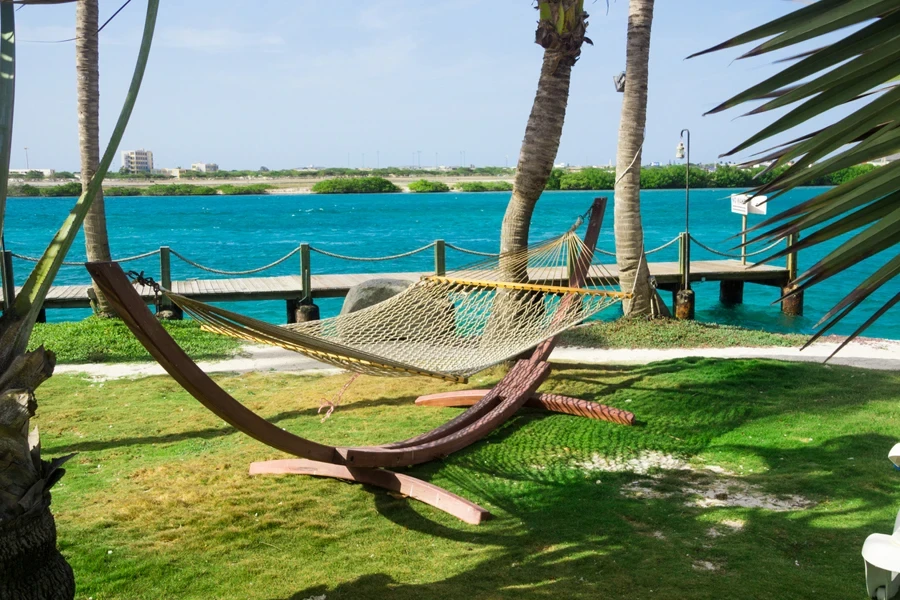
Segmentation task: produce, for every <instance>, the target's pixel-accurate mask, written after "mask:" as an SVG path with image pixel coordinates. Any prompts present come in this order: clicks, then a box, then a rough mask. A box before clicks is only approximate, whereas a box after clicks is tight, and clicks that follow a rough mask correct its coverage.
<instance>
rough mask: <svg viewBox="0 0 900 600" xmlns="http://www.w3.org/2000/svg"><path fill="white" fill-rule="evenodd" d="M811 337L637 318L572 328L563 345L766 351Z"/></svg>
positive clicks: (564, 335) (725, 326) (734, 327)
mask: <svg viewBox="0 0 900 600" xmlns="http://www.w3.org/2000/svg"><path fill="white" fill-rule="evenodd" d="M809 338H810V336H808V335H799V334H785V333H771V332H768V331H759V330H756V329H744V328H743V327H737V326H734V325H717V324H715V323H699V322H697V321H676V320H675V319H653V320H648V319H642V318H635V319H618V320H616V321H598V322H594V323H590V324H588V325H583V326H581V327H577V328H575V329H571V330H569V331H567V332H566V333H564V334H563V335H562V343H563V344H565V345H566V346H581V347H584V348H730V347H733V346H745V347H755V348H766V347H774V346H781V347H795V346H802V345H803V344H805V343H806V342H807V341H808V340H809Z"/></svg>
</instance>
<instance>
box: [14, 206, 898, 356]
mask: <svg viewBox="0 0 900 600" xmlns="http://www.w3.org/2000/svg"><path fill="white" fill-rule="evenodd" d="M820 192H821V189H814V188H809V189H802V190H797V191H795V192H792V193H791V194H789V195H786V196H785V197H783V198H779V199H777V200H775V201H774V202H773V203H772V204H771V205H770V207H769V210H770V212H775V211H779V210H782V209H784V208H787V207H790V206H793V205H795V204H797V203H799V202H801V201H803V200H806V199H808V198H810V197H812V196H814V195H815V194H817V193H820ZM731 193H733V190H694V191H692V192H691V215H690V218H691V232H692V233H693V234H694V236H695V237H696V238H698V239H699V240H700V241H702V242H703V243H705V244H706V245H708V246H711V247H713V248H716V249H719V250H721V251H726V252H728V251H731V252H733V250H730V249H731V248H732V247H733V246H734V244H735V241H734V240H732V239H729V238H731V236H734V235H735V234H737V233H739V231H740V226H741V217H740V216H739V215H735V214H732V213H731V206H730V195H731ZM603 195H606V196H609V197H610V199H612V193H611V192H609V193H603V192H547V193H545V194H544V195H543V197H542V198H541V200H540V202H539V203H538V206H537V209H536V211H535V214H534V219H533V221H532V228H531V239H532V241H539V240H542V239H546V238H550V237H554V236H557V235H559V234H560V233H562V232H563V231H565V230H566V229H568V228H569V227H570V226H571V225H572V223H573V222H574V220H575V219H576V218H577V216H578V215H580V214H582V213H584V212H585V210H587V208H588V207H589V206H590V204H591V200H592V198H594V197H595V196H603ZM508 200H509V193H477V194H464V193H444V194H385V195H380V194H378V195H369V194H366V195H351V194H348V195H310V194H305V195H296V196H281V195H273V196H201V197H158V198H145V197H136V198H109V199H107V203H106V209H107V218H108V226H109V235H110V244H111V247H112V253H113V257H115V258H119V257H125V256H133V255H136V254H141V253H143V252H147V251H149V250H154V249H156V248H158V247H159V246H163V245H168V246H171V247H172V248H173V249H174V250H177V251H178V252H180V253H182V254H184V255H185V256H187V257H189V258H191V259H192V260H194V261H196V262H199V263H202V264H205V265H209V266H212V267H215V268H218V269H224V270H243V269H249V268H254V267H258V266H261V265H265V264H268V263H270V262H272V261H274V260H275V259H277V258H279V257H281V256H284V255H285V254H287V253H288V252H290V251H291V250H293V249H294V248H296V247H297V246H298V245H299V244H300V243H301V242H308V243H310V244H312V245H314V246H318V247H321V248H323V249H326V250H329V251H331V252H336V253H339V254H345V255H350V256H383V255H388V254H396V253H401V252H405V251H408V250H411V249H414V248H418V247H420V246H423V245H425V244H428V243H429V242H431V241H433V240H435V239H444V240H446V241H447V242H450V243H453V244H456V245H459V246H463V247H465V248H470V249H473V250H479V251H484V252H496V251H497V248H498V246H499V236H500V233H499V232H500V224H501V221H502V219H503V213H504V210H505V208H506V204H507V202H508ZM641 200H642V207H643V208H642V211H643V218H644V230H645V231H644V233H645V239H646V247H647V248H648V249H650V248H654V247H657V246H659V245H661V244H663V243H665V242H667V241H669V240H671V239H672V238H673V237H675V236H677V235H678V233H679V232H681V231H683V230H684V220H685V218H684V191H683V190H681V191H679V190H666V191H645V192H643V193H642V196H641ZM73 202H74V200H73V199H71V198H39V199H36V198H11V199H10V200H9V203H8V206H7V221H6V228H5V237H6V245H7V248H8V249H9V250H12V251H14V252H16V253H19V254H23V255H29V256H39V255H40V254H41V252H43V250H44V248H45V246H46V244H47V242H48V241H49V239H50V237H51V235H52V234H53V233H54V232H55V231H56V230H57V228H58V227H59V225H60V223H61V222H62V220H63V219H64V217H65V215H66V214H67V213H68V211H69V210H70V208H71V206H72V204H73ZM610 207H612V202H610ZM762 218H763V217H759V216H751V217H750V223H751V225H752V224H754V223H756V222H759V221H760V220H761V219H762ZM836 243H837V242H835V243H833V244H830V245H827V246H826V247H823V248H818V249H815V250H813V251H806V252H803V253H801V255H800V266H801V269H802V268H803V267H808V266H810V265H812V264H813V263H814V262H816V261H817V260H818V259H820V258H821V257H822V256H824V255H825V253H826V252H827V251H828V250H830V249H831V248H833V247H834V246H835V245H836ZM599 247H600V248H602V249H604V250H608V251H614V249H615V244H614V239H613V219H612V215H611V214H608V215H607V218H606V221H605V222H604V225H603V229H602V233H601V237H600V243H599ZM692 253H693V256H692V258H693V259H694V260H710V259H715V258H717V257H716V256H714V255H712V254H710V253H709V252H707V251H705V250H702V249H700V248H698V247H696V246H694V248H693V250H692ZM84 256H85V255H84V243H83V239H82V238H80V237H79V240H78V241H77V242H76V243H75V245H74V246H73V248H72V251H71V252H70V255H69V257H68V260H71V261H80V260H84ZM677 259H678V250H677V244H676V245H673V246H671V247H670V248H668V249H666V250H664V251H662V252H660V253H657V254H655V255H653V256H652V257H651V262H652V261H676V260H677ZM433 260H434V259H433V252H432V251H427V252H424V253H422V254H419V255H416V256H413V257H409V258H404V259H399V260H396V261H391V262H387V263H360V262H347V261H341V260H337V259H333V258H329V257H325V256H322V255H318V254H313V256H312V259H311V264H312V270H313V273H364V272H387V271H394V272H397V271H417V270H422V271H426V270H430V269H433ZM609 260H612V259H609ZM172 261H173V263H172V271H173V278H175V279H189V278H198V279H205V278H211V277H218V276H217V275H210V274H209V273H204V272H201V271H199V270H197V269H196V268H194V267H191V266H189V265H187V264H185V263H183V262H182V261H180V260H178V259H177V258H175V257H174V256H173V258H172ZM471 261H472V257H471V256H467V255H463V254H460V253H458V252H454V251H452V250H448V252H447V267H448V269H450V268H453V267H454V266H459V265H462V264H465V263H467V262H471ZM775 264H779V263H775ZM780 264H784V263H783V261H782V262H781V263H780ZM126 266H127V267H128V268H131V269H136V270H144V271H146V272H147V273H148V274H149V275H151V276H155V277H158V274H159V259H158V257H151V258H148V259H143V260H140V261H135V262H132V263H127V265H126ZM878 266H879V257H877V256H876V257H873V258H872V259H870V260H868V261H866V262H864V263H862V264H860V265H857V266H856V267H854V268H853V269H851V270H849V271H848V272H846V273H844V274H842V275H840V276H838V277H834V278H833V279H832V280H829V281H827V282H825V283H823V284H821V285H819V286H817V287H815V288H813V289H812V290H811V291H809V292H807V295H806V305H805V315H804V316H803V317H787V316H785V315H783V314H781V312H780V309H779V306H778V305H773V304H772V303H773V302H774V301H775V300H776V299H777V298H778V290H777V289H776V288H773V287H766V286H761V285H753V284H747V285H746V287H745V293H744V304H743V305H740V306H737V307H726V306H723V305H721V304H720V303H719V289H718V284H717V283H698V284H695V286H694V289H695V290H696V294H697V318H698V319H699V320H701V321H707V322H717V323H732V324H739V325H744V326H747V327H754V328H761V329H767V330H771V331H782V332H801V333H811V332H812V331H814V326H815V324H816V322H817V321H818V319H819V318H820V317H821V316H822V315H824V314H825V313H826V312H827V311H828V310H829V309H830V308H831V307H832V306H833V305H834V304H835V303H836V302H837V301H838V300H839V299H840V298H841V297H843V295H844V294H846V293H847V292H849V291H850V290H851V289H852V288H853V286H855V284H856V283H858V282H860V281H861V280H862V279H863V278H864V277H865V276H866V275H868V274H870V273H872V272H874V270H875V269H877V268H878ZM30 268H31V265H30V264H29V263H27V262H24V261H21V260H15V261H14V271H15V275H16V280H17V282H18V283H19V284H21V283H22V282H23V281H24V280H25V278H26V276H27V274H28V272H29V271H30ZM297 273H299V258H298V257H297V256H294V257H292V258H290V259H288V260H287V261H286V262H285V263H283V264H281V265H279V266H278V267H275V268H273V269H272V270H270V271H267V272H266V274H268V275H288V274H297ZM87 281H88V277H87V273H86V271H85V270H84V268H83V267H64V268H63V269H62V271H61V272H60V274H59V276H58V278H57V281H56V282H57V283H59V284H68V283H86V282H87ZM895 287H896V286H894V288H895ZM895 293H896V289H891V290H886V289H882V290H881V291H880V292H879V293H878V294H876V295H875V296H873V298H871V299H870V300H869V302H867V304H866V305H864V306H863V307H861V308H860V309H858V310H857V311H856V312H855V313H854V314H852V315H851V316H850V317H848V318H847V319H846V320H845V321H844V323H843V324H842V325H841V326H839V327H838V328H837V329H836V331H835V333H839V334H847V333H850V332H852V331H853V330H854V329H855V328H856V327H857V326H858V325H859V324H861V323H862V322H863V321H864V320H865V319H866V318H867V317H868V316H869V315H870V314H871V313H872V312H873V311H874V310H875V309H876V308H877V307H878V306H880V305H881V304H882V303H884V302H885V301H886V300H888V299H889V297H891V296H892V295H893V294H895ZM663 297H664V298H665V299H666V301H667V302H668V301H670V299H671V295H670V294H668V293H664V295H663ZM317 303H318V304H320V306H321V308H322V312H323V316H330V315H333V314H335V313H336V312H337V311H338V310H340V300H318V301H317ZM231 308H234V309H236V310H239V311H240V312H243V313H245V314H249V315H251V316H254V317H258V318H262V319H265V320H267V321H271V322H276V323H282V322H284V319H285V307H284V302H281V301H278V302H275V301H270V302H254V303H251V302H242V303H238V304H236V305H234V306H232V307H231ZM87 312H88V311H82V310H50V311H48V319H49V320H51V321H59V320H75V319H80V318H83V317H84V316H85V315H86V314H87ZM619 314H620V313H617V312H616V311H610V312H609V314H606V315H605V318H615V317H617V316H619ZM866 335H868V336H873V337H885V338H892V339H900V308H897V307H895V308H894V309H893V310H891V311H889V312H888V313H887V314H885V315H884V316H883V317H882V318H881V320H879V321H878V322H877V323H876V324H875V325H874V326H873V327H871V328H870V329H869V330H868V332H867V334H866Z"/></svg>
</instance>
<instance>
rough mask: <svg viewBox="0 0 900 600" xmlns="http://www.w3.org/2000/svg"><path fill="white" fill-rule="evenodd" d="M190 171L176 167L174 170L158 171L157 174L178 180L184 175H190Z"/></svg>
mask: <svg viewBox="0 0 900 600" xmlns="http://www.w3.org/2000/svg"><path fill="white" fill-rule="evenodd" d="M190 172H191V170H190V169H182V168H181V167H177V168H175V169H160V170H159V173H160V174H162V175H168V176H169V177H178V178H180V177H181V176H182V175H184V174H185V173H190Z"/></svg>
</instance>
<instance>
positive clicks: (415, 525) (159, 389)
mask: <svg viewBox="0 0 900 600" xmlns="http://www.w3.org/2000/svg"><path fill="white" fill-rule="evenodd" d="M499 375H500V372H499V371H496V372H492V373H489V374H487V375H485V376H484V377H481V378H479V379H476V380H473V381H472V382H471V385H472V386H473V387H484V386H485V385H489V384H491V383H493V382H494V381H496V380H497V379H498V377H499ZM217 379H218V381H219V382H220V383H221V385H223V387H225V388H226V389H227V390H228V391H230V392H231V393H232V394H234V395H235V396H236V397H237V398H239V399H241V400H242V401H243V402H245V404H247V405H248V406H250V407H251V408H253V409H255V410H258V411H259V412H260V413H261V414H263V415H264V416H266V417H267V418H269V419H270V420H271V421H273V422H275V423H277V424H278V425H279V426H281V427H284V428H285V429H287V430H289V431H293V432H296V433H298V434H301V435H304V436H308V437H310V438H313V439H316V440H320V441H324V442H327V443H342V444H351V445H352V444H377V443H384V442H388V441H391V440H395V439H401V438H404V437H408V436H410V435H412V434H414V433H417V432H420V431H423V430H425V429H426V428H429V427H431V426H434V425H437V424H439V423H440V422H442V421H444V420H446V419H447V418H448V417H450V416H452V415H455V414H457V413H458V412H459V409H435V408H421V407H416V406H414V405H413V404H412V401H413V399H414V398H415V397H416V396H417V395H418V394H423V393H432V392H437V391H443V390H447V389H453V386H451V385H449V384H445V383H442V382H435V381H431V380H423V379H376V378H371V377H362V378H360V379H359V380H357V382H356V383H355V384H354V385H353V386H352V387H351V388H350V390H349V391H348V392H347V395H346V396H345V404H344V405H343V406H341V407H340V408H339V409H338V410H337V412H335V414H334V415H333V416H332V417H331V419H329V420H328V421H326V422H324V423H322V422H320V419H319V416H318V415H317V414H316V409H317V408H318V406H319V403H320V399H321V398H324V397H331V396H332V395H333V394H334V393H335V392H336V391H337V390H338V389H339V388H340V387H341V386H342V385H343V384H344V382H345V381H346V379H347V376H346V375H340V376H330V377H299V376H291V375H284V374H249V375H243V376H221V377H218V378H217ZM898 384H900V374H897V373H886V372H874V371H863V370H854V369H850V368H843V367H831V366H823V365H818V364H799V363H781V362H774V361H760V360H735V361H724V360H709V359H685V360H678V361H671V362H664V363H656V364H651V365H647V366H635V367H612V366H602V367H577V366H565V367H558V368H556V369H555V371H554V376H553V377H552V378H551V379H550V380H549V381H548V382H547V383H546V384H545V386H544V387H543V388H542V389H544V390H546V391H554V392H558V393H566V394H569V395H573V396H579V397H583V398H586V399H590V400H596V401H601V402H604V403H606V404H610V405H613V406H616V407H619V408H624V409H628V410H631V411H633V412H634V413H635V414H636V415H637V416H638V418H639V419H640V420H641V421H642V422H643V423H644V425H642V426H640V427H634V428H626V427H622V426H619V425H613V424H610V423H603V422H596V421H589V420H585V419H581V418H577V417H570V416H563V415H547V414H542V413H538V412H536V411H532V410H525V411H523V412H522V413H521V414H520V415H518V416H517V417H515V418H514V419H512V420H511V421H510V422H509V423H508V424H507V425H505V426H504V427H502V428H501V429H499V430H498V431H496V432H495V433H494V434H492V435H491V436H489V437H488V438H486V439H485V440H483V441H481V442H480V443H478V444H476V445H474V446H472V447H471V448H469V449H467V450H464V451H461V452H459V453H456V454H454V455H452V456H450V457H448V458H447V459H445V460H443V461H437V462H433V463H430V464H427V465H422V466H419V467H416V468H413V469H410V471H409V472H410V473H411V474H413V475H415V476H418V477H421V478H423V479H426V480H428V481H431V482H434V483H436V484H438V485H441V486H444V487H446V488H448V489H450V490H451V491H453V492H456V493H458V494H461V495H463V496H465V497H466V498H469V499H471V500H473V501H475V502H478V503H480V504H481V505H482V506H484V507H486V508H488V509H489V510H491V511H492V512H493V513H494V514H495V516H496V518H495V519H493V520H491V521H488V522H486V523H485V524H483V525H481V526H470V525H466V524H463V523H461V522H459V521H457V520H456V519H454V518H452V517H450V516H448V515H446V514H444V513H441V512H439V511H437V510H435V509H432V508H431V507H428V506H424V505H422V504H420V503H417V502H415V501H408V500H406V499H403V498H400V497H395V496H392V495H390V494H388V493H386V492H384V491H383V490H379V489H374V488H367V487H364V486H361V485H356V484H348V483H342V482H338V481H333V480H323V479H313V478H309V477H302V476H285V477H258V478H250V477H249V476H248V475H247V467H248V464H249V463H250V462H251V461H254V460H266V459H273V458H281V457H284V455H282V454H280V453H279V452H277V451H274V450H272V449H270V448H267V447H265V446H263V445H262V444H260V443H258V442H255V441H254V440H252V439H249V438H247V437H246V436H244V435H242V434H239V433H237V432H235V431H234V430H233V429H232V428H231V427H229V426H226V425H225V424H224V423H223V422H222V421H221V420H220V419H218V418H216V417H215V416H214V415H212V414H211V413H209V412H207V411H206V410H205V409H204V408H202V407H201V406H200V405H199V404H198V403H197V402H195V401H194V400H192V399H191V398H190V397H189V396H188V395H187V394H186V393H185V392H184V391H183V390H182V389H181V388H180V387H178V386H177V385H176V384H175V383H174V382H173V381H172V380H171V379H169V378H165V377H155V378H149V379H140V380H121V381H109V382H105V383H98V382H91V381H88V380H83V379H79V378H76V377H74V376H61V377H53V378H52V379H51V380H50V381H48V382H47V383H46V384H44V385H43V386H42V387H41V388H40V390H38V392H39V394H38V396H39V402H40V409H39V418H38V419H36V423H37V424H38V425H39V426H40V429H41V432H42V445H43V452H44V455H45V457H47V458H49V457H53V456H58V455H61V454H65V453H70V452H77V453H78V456H76V457H75V458H74V459H73V460H72V461H71V462H70V463H69V465H68V470H69V472H68V473H67V475H66V476H65V478H64V479H63V480H62V482H61V483H60V484H59V485H58V487H57V488H55V489H54V502H53V509H54V512H55V514H56V516H57V522H58V528H59V544H60V546H61V549H62V551H63V553H64V554H65V556H66V557H67V558H68V560H69V561H70V562H71V564H72V565H73V567H74V569H75V573H76V577H77V580H78V597H79V598H82V599H87V598H93V599H94V600H110V599H129V600H131V599H144V598H146V599H154V600H155V599H161V598H166V599H168V598H173V599H174V598H177V599H188V598H197V599H201V598H202V599H208V598H217V599H218V598H223V599H238V598H242V599H244V598H253V599H266V600H287V599H291V600H306V599H307V598H310V597H316V596H321V595H324V596H325V597H326V598H327V599H328V600H342V599H381V598H397V599H401V600H418V599H422V598H441V599H445V598H446V599H470V598H474V599H494V598H515V599H517V600H523V599H532V598H553V599H569V598H578V599H581V598H584V599H592V600H593V599H597V598H609V599H616V598H663V599H671V600H675V599H678V600H682V599H710V600H712V599H717V600H718V599H721V598H748V599H769V598H772V599H776V598H777V599H793V598H797V599H799V598H804V599H807V598H814V599H831V598H834V599H841V600H846V599H857V598H858V599H859V600H862V599H863V598H865V586H864V579H863V568H862V567H863V564H862V560H861V558H860V554H859V552H860V549H861V546H862V543H863V540H864V539H865V537H866V535H868V534H869V533H871V532H875V531H881V532H889V531H890V529H891V527H892V525H893V521H894V517H895V516H896V511H897V508H898V506H900V473H898V472H896V471H894V470H893V468H892V467H891V465H890V463H889V462H888V460H887V458H886V456H887V452H888V450H889V449H890V447H891V445H892V444H893V443H895V442H896V441H897V432H898V426H900V402H898V400H900V387H898ZM457 387H458V386H457ZM648 452H653V453H656V454H657V455H660V456H665V457H668V456H671V457H673V458H674V459H678V460H682V461H685V462H689V463H690V464H691V465H694V466H696V467H698V468H700V467H702V466H716V467H721V468H722V469H725V470H727V471H728V472H731V473H733V474H734V475H727V474H726V475H723V474H715V473H712V472H709V471H702V472H691V471H684V470H670V471H659V472H656V471H651V472H650V473H649V474H636V473H632V472H607V471H600V470H596V468H595V467H596V466H598V465H600V464H601V463H602V462H603V460H604V459H607V458H608V459H628V458H634V457H637V456H642V455H643V456H646V454H647V453H648ZM712 484H719V485H721V486H724V487H725V488H728V491H727V493H728V494H730V496H729V497H730V498H736V497H737V494H739V493H740V492H741V490H742V488H746V487H747V486H751V487H752V488H753V489H754V490H755V492H754V493H756V494H759V495H766V496H771V497H773V498H784V497H788V496H799V497H801V498H800V500H802V502H803V503H806V502H808V503H810V506H809V507H807V508H804V509H802V510H791V511H783V512H778V511H773V510H766V509H761V508H744V507H740V506H720V507H716V506H713V507H706V508H704V507H701V506H697V505H696V504H695V503H694V502H692V496H691V493H690V492H689V491H688V489H689V488H692V487H703V486H709V485H712ZM641 490H644V491H648V490H649V491H648V493H646V494H644V495H641ZM651 492H652V493H651Z"/></svg>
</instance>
